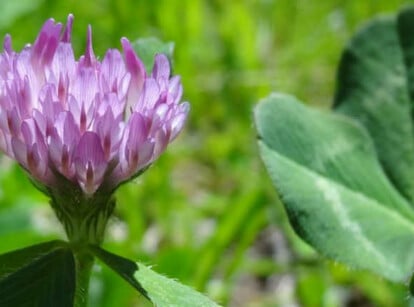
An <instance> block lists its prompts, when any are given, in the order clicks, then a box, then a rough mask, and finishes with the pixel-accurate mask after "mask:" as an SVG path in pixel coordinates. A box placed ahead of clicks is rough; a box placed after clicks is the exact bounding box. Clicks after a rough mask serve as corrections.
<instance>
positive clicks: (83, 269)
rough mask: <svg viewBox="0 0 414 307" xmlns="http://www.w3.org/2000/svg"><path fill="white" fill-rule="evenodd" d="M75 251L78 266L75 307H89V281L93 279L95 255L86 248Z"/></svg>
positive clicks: (82, 247)
mask: <svg viewBox="0 0 414 307" xmlns="http://www.w3.org/2000/svg"><path fill="white" fill-rule="evenodd" d="M74 250H75V264H76V290H75V303H74V306H75V307H86V306H88V294H89V280H90V277H91V272H92V267H93V263H94V260H95V259H94V257H93V255H92V254H91V253H90V252H89V251H88V250H87V249H86V247H85V246H81V247H79V249H78V248H76V247H74Z"/></svg>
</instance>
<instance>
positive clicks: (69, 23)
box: [62, 14, 74, 43]
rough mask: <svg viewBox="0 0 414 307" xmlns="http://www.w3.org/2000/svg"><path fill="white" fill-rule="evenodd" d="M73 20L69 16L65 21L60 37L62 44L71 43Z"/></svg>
mask: <svg viewBox="0 0 414 307" xmlns="http://www.w3.org/2000/svg"><path fill="white" fill-rule="evenodd" d="M73 19H74V17H73V15H72V14H69V15H68V18H67V21H66V27H65V31H64V32H63V35H62V42H64V43H70V41H71V34H72V24H73Z"/></svg>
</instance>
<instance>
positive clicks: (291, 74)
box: [0, 0, 409, 307]
mask: <svg viewBox="0 0 414 307" xmlns="http://www.w3.org/2000/svg"><path fill="white" fill-rule="evenodd" d="M407 3H409V1H392V0H381V1H379V0H365V1H362V0H353V1H351V0H349V1H345V0H343V1H339V0H337V1H333V0H320V1H309V0H274V1H272V0H257V1H253V0H251V1H247V0H244V1H237V0H215V1H214V0H212V1H207V0H204V1H203V0H177V1H172V0H157V1H155V0H154V1H137V0H135V1H133V0H113V1H110V0H98V1H87V0H83V1H79V0H64V1H61V0H59V1H52V0H50V1H47V0H20V1H9V0H0V17H1V18H0V34H1V36H4V35H5V34H6V33H10V34H11V35H12V38H13V46H14V48H15V49H16V50H20V49H21V48H22V47H23V46H24V44H26V43H28V42H33V41H34V39H35V37H36V35H37V32H38V30H39V29H40V27H41V25H42V24H43V22H44V21H45V20H46V19H47V18H49V17H54V18H55V19H56V20H58V21H61V22H65V20H66V16H67V14H68V13H73V14H74V15H75V23H74V33H73V38H72V39H73V43H74V46H75V53H76V55H77V56H79V55H80V54H81V53H82V52H83V49H84V43H85V32H86V27H87V25H88V24H91V25H92V27H93V41H94V46H95V53H96V54H97V55H100V56H103V54H104V52H105V50H106V49H107V48H120V43H119V39H120V38H121V37H122V36H126V37H128V38H129V39H130V40H131V41H132V40H135V39H137V38H140V37H149V36H155V37H158V38H160V39H162V40H164V41H173V42H174V43H175V57H174V71H175V73H176V74H180V75H181V76H182V81H183V84H184V98H185V100H188V101H190V102H191V113H190V118H189V120H188V123H187V126H186V128H185V131H184V132H183V134H182V135H181V136H180V137H179V138H178V139H177V140H176V141H175V142H174V143H173V144H172V145H171V146H170V147H169V148H168V150H167V152H166V153H165V154H164V155H163V156H162V157H161V158H160V159H159V161H158V162H157V163H155V164H154V165H153V167H152V168H150V170H148V171H147V172H146V173H145V174H144V175H142V176H141V177H140V178H138V179H137V180H135V181H134V182H133V183H130V184H128V185H125V186H124V187H122V189H121V190H119V191H118V193H117V198H118V205H117V210H116V216H115V217H114V219H113V220H112V221H111V223H110V225H109V228H108V235H107V239H106V241H105V247H106V248H107V249H109V250H111V251H114V252H116V253H118V254H121V255H124V256H127V257H130V258H132V259H137V260H138V259H139V260H141V261H143V262H145V263H147V264H150V265H153V268H154V269H155V270H156V271H158V272H161V273H164V274H166V275H168V276H170V277H173V278H176V279H178V280H180V281H181V282H183V283H185V284H188V285H191V286H192V287H195V288H197V289H198V290H200V291H203V292H204V293H206V294H208V295H209V296H210V297H212V298H213V299H215V300H217V301H218V302H220V303H222V304H223V305H224V306H407V305H408V304H409V299H408V292H407V290H406V288H405V286H404V285H398V284H392V283H389V282H386V281H384V280H382V279H380V278H379V277H376V276H374V275H372V274H370V273H367V272H357V271H354V270H352V269H349V268H345V267H343V266H342V265H340V264H337V263H332V262H329V261H326V260H323V259H321V258H320V257H319V256H318V255H317V254H316V253H314V252H313V251H312V250H311V249H310V248H309V247H308V246H306V245H305V244H304V243H302V242H301V241H300V240H299V239H298V238H297V237H296V236H295V235H294V234H293V232H292V230H291V228H290V226H289V225H288V223H287V220H286V215H285V213H284V211H283V209H282V206H281V205H280V203H279V201H278V198H277V195H276V192H275V191H274V190H273V188H272V186H271V183H270V180H269V179H268V177H267V174H266V172H265V170H264V167H263V166H262V164H261V162H260V160H259V158H258V154H257V149H256V143H255V132H254V129H253V125H252V109H253V107H254V105H255V103H256V102H257V101H258V100H259V99H260V98H263V97H264V96H266V95H267V94H269V93H270V92H271V91H284V92H290V93H293V94H295V95H296V96H298V97H299V98H300V99H301V100H303V101H307V102H309V103H310V104H313V105H317V106H318V107H321V108H328V107H329V106H330V104H331V101H332V98H333V92H334V87H335V71H336V65H337V63H338V60H339V57H340V54H341V50H342V48H343V46H344V44H346V42H347V40H348V39H349V38H350V36H351V35H352V33H353V32H354V31H355V30H356V29H357V28H358V27H359V26H360V25H361V24H363V22H364V21H366V20H368V19H369V18H372V17H374V16H376V15H378V14H383V13H392V12H395V11H396V10H398V9H399V8H401V7H402V6H403V5H405V4H407ZM0 164H1V165H0V167H1V172H0V252H4V251H8V250H11V249H15V248H18V247H23V246H26V245H28V244H32V243H37V242H40V241H45V240H47V239H50V238H56V237H63V232H62V229H61V228H60V226H59V225H58V223H57V221H56V219H55V218H54V216H53V212H52V210H51V209H50V208H49V207H48V205H47V199H46V198H45V197H44V196H42V195H40V193H39V192H37V191H36V190H35V189H34V188H33V187H32V186H31V184H30V183H29V181H28V180H27V179H26V177H25V174H24V173H23V172H22V171H21V170H20V169H19V168H18V167H17V166H16V165H15V164H14V163H12V162H11V161H10V160H8V159H7V158H5V157H2V158H1V159H0ZM321 210H323V208H321ZM90 295H91V306H108V307H110V306H148V304H147V303H145V300H144V299H143V298H141V297H140V296H139V295H138V294H137V293H136V292H135V290H133V289H132V287H130V286H129V285H127V284H126V283H124V281H123V280H121V279H120V278H119V277H118V276H116V275H115V274H113V273H112V272H110V271H109V270H106V269H103V268H101V267H100V266H99V265H98V266H96V268H95V271H94V276H93V279H92V283H91V294H90Z"/></svg>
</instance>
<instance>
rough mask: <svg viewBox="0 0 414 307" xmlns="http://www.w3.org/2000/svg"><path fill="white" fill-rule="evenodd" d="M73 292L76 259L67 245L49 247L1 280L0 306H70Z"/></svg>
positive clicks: (71, 306) (71, 305)
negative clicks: (64, 246)
mask: <svg viewBox="0 0 414 307" xmlns="http://www.w3.org/2000/svg"><path fill="white" fill-rule="evenodd" d="M20 256H21V255H20ZM74 293H75V261H74V257H73V254H72V252H71V250H70V249H68V248H55V249H52V250H50V251H49V252H47V253H44V254H42V255H39V257H38V258H35V259H32V261H31V262H29V263H27V264H26V265H25V266H23V267H21V268H19V269H18V270H17V271H15V272H13V273H11V274H8V275H6V276H5V277H3V278H2V279H0V306H13V307H20V306H21V307H29V306H33V307H54V306H62V307H73V300H74Z"/></svg>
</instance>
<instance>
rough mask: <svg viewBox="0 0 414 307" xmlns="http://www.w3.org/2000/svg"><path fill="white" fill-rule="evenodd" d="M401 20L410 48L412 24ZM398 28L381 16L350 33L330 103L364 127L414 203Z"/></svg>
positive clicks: (413, 156) (413, 153)
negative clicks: (332, 102) (334, 93)
mask: <svg viewBox="0 0 414 307" xmlns="http://www.w3.org/2000/svg"><path fill="white" fill-rule="evenodd" d="M402 14H403V16H405V17H407V14H406V13H404V12H403V13H402ZM411 15H412V12H411V13H410V18H412V17H413V16H411ZM406 21H407V18H402V22H400V23H399V27H400V28H401V29H400V33H401V35H402V38H404V41H405V43H404V44H405V45H406V46H407V48H412V47H411V45H412V44H413V42H414V38H413V36H412V33H413V30H414V27H413V26H412V25H413V22H412V21H410V22H408V23H407V22H406ZM397 30H398V29H397V19H396V18H395V17H382V18H377V19H374V20H373V21H371V22H370V23H369V24H367V25H366V26H365V27H364V28H362V29H361V30H360V31H359V32H358V33H357V34H356V35H355V36H354V37H353V39H352V40H351V41H350V43H349V44H348V46H347V47H346V48H345V50H344V53H343V55H342V59H341V62H340V65H339V70H338V82H337V83H338V84H337V92H336V97H335V107H336V110H337V111H339V112H341V113H343V114H346V115H348V116H350V117H352V118H354V119H356V120H358V121H359V122H360V123H361V124H362V125H363V126H364V127H365V128H366V129H367V130H368V131H369V133H370V135H371V136H372V138H373V140H374V143H375V147H376V150H377V152H378V155H379V159H380V162H381V164H382V165H383V167H384V170H385V171H386V173H387V175H388V176H389V178H390V180H391V181H392V182H393V184H394V185H395V186H396V188H397V189H398V190H399V192H400V193H401V194H402V195H404V196H405V197H406V198H407V199H409V200H410V201H411V203H412V205H414V134H413V131H414V127H413V123H412V115H411V112H412V111H411V109H412V102H411V100H410V97H409V85H408V83H407V70H406V65H405V61H404V57H405V55H404V53H403V50H402V48H401V41H400V37H399V34H398V31H397ZM411 57H412V55H411ZM410 59H411V58H410ZM411 74H413V72H411Z"/></svg>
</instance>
